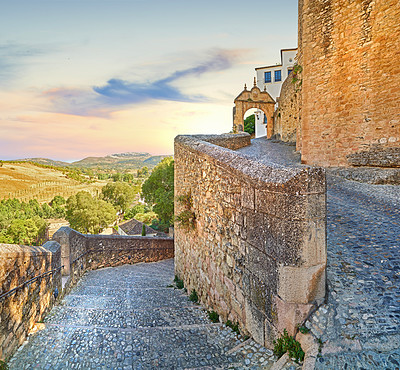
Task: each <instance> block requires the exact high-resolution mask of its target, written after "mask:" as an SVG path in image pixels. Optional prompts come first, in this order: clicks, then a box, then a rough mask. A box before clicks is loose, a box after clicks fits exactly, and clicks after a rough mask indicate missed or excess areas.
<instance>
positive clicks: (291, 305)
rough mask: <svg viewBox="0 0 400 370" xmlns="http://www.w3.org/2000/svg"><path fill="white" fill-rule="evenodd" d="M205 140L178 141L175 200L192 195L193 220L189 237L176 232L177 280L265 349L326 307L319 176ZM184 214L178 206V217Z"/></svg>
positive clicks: (321, 179)
mask: <svg viewBox="0 0 400 370" xmlns="http://www.w3.org/2000/svg"><path fill="white" fill-rule="evenodd" d="M204 140H207V141H208V137H205V136H178V137H176V138H175V195H176V198H177V197H179V196H181V195H190V196H191V200H192V206H191V209H190V212H194V215H195V222H194V228H193V229H192V228H190V227H186V228H184V227H183V226H179V224H178V223H176V224H175V269H176V274H177V275H178V276H179V277H180V278H182V279H183V280H184V283H185V286H186V287H187V289H188V291H189V292H190V291H191V290H192V289H195V290H196V292H197V294H198V296H199V298H200V300H201V302H202V303H203V304H205V305H206V306H207V307H208V308H209V309H212V310H215V311H217V312H218V313H219V314H220V315H221V316H222V318H223V319H224V320H227V319H230V320H231V321H234V322H238V323H239V325H240V327H241V329H242V330H243V331H244V332H249V333H250V334H251V335H252V336H253V337H254V339H255V340H256V341H258V342H259V343H261V344H264V345H267V346H271V343H272V340H273V339H275V338H276V336H277V334H278V332H282V331H283V329H284V328H286V329H287V330H288V332H289V333H291V334H293V333H294V331H295V326H296V324H298V323H302V322H303V321H304V320H305V318H306V317H307V315H308V314H309V312H310V311H311V310H312V309H313V308H314V307H315V305H317V304H319V303H321V302H322V301H323V299H324V297H325V267H326V227H325V225H326V182H325V171H324V170H322V169H319V168H310V167H297V168H285V167H282V166H279V165H274V164H271V165H270V166H266V165H263V164H261V163H258V162H255V161H253V160H251V159H249V158H248V157H245V156H243V155H240V154H239V153H236V152H234V151H232V150H229V149H226V148H222V147H219V146H216V145H212V144H210V143H208V142H206V141H204ZM213 142H214V143H218V140H217V138H216V137H214V138H213ZM224 142H225V140H224ZM225 146H227V147H229V145H227V144H226V143H225ZM187 207H188V206H187V205H183V204H181V203H180V202H179V201H176V203H175V215H179V214H181V212H183V211H185V210H187Z"/></svg>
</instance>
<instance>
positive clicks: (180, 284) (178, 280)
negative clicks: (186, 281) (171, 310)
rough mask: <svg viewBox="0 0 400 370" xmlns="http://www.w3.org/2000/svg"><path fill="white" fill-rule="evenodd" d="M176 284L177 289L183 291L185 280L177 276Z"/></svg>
mask: <svg viewBox="0 0 400 370" xmlns="http://www.w3.org/2000/svg"><path fill="white" fill-rule="evenodd" d="M174 282H175V284H176V287H177V288H178V289H183V287H184V285H183V280H181V279H179V277H178V276H177V275H175V279H174Z"/></svg>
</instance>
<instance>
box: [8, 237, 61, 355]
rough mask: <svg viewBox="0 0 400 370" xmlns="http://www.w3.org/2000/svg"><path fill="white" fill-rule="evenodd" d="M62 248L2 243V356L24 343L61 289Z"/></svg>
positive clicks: (10, 353) (52, 243) (54, 244)
mask: <svg viewBox="0 0 400 370" xmlns="http://www.w3.org/2000/svg"><path fill="white" fill-rule="evenodd" d="M61 267H62V266H61V248H60V245H59V244H58V243H56V242H54V241H53V242H47V243H45V244H44V245H43V246H42V247H29V246H20V245H14V244H0V359H6V358H8V357H9V356H11V355H12V354H13V352H14V351H15V350H16V349H17V348H18V346H19V345H21V344H22V343H23V342H24V341H25V339H26V337H27V335H28V333H29V332H30V330H31V329H32V328H33V326H34V325H35V324H36V323H37V322H38V321H41V320H42V319H43V318H44V316H45V314H46V313H47V312H48V311H49V309H50V308H51V307H52V305H53V304H54V302H55V299H56V296H57V294H58V293H57V292H61Z"/></svg>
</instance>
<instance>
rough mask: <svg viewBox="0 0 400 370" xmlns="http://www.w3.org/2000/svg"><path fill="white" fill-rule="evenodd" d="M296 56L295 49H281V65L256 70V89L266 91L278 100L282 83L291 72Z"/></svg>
mask: <svg viewBox="0 0 400 370" xmlns="http://www.w3.org/2000/svg"><path fill="white" fill-rule="evenodd" d="M296 54H297V49H281V64H276V65H274V66H267V67H257V68H256V74H257V86H258V88H259V89H260V90H261V91H263V90H264V89H266V91H267V92H268V94H269V95H271V97H272V98H273V99H274V100H275V101H277V100H278V98H279V95H280V93H281V87H282V83H283V81H285V79H286V77H287V76H288V75H289V74H290V72H292V71H293V66H294V64H295V57H296Z"/></svg>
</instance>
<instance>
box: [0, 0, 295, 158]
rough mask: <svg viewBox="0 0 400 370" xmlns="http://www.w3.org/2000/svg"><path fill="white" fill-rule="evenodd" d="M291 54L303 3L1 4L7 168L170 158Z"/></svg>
mask: <svg viewBox="0 0 400 370" xmlns="http://www.w3.org/2000/svg"><path fill="white" fill-rule="evenodd" d="M293 47H297V1H296V0H280V1H272V0H253V1H252V2H246V1H237V0H230V1H227V0H214V1H210V0H202V1H192V0H185V1H183V0H182V1H181V0H168V1H167V0H47V1H45V0H35V1H32V0H12V1H9V0H0V159H3V160H4V159H17V158H33V157H44V158H51V159H56V160H64V161H73V160H78V159H82V158H84V157H87V156H104V155H108V154H113V153H123V152H149V153H151V154H172V153H173V139H174V137H175V136H176V135H180V134H198V133H203V134H214V133H215V134H219V133H226V132H229V131H230V130H231V129H232V108H233V101H234V99H235V97H236V96H237V95H239V94H240V92H241V91H242V90H243V86H244V84H245V83H246V84H247V86H252V83H253V78H254V76H255V70H254V68H256V67H260V66H264V65H272V64H276V63H280V49H285V48H293Z"/></svg>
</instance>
